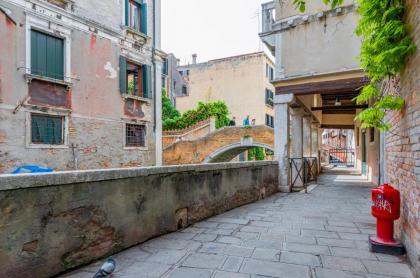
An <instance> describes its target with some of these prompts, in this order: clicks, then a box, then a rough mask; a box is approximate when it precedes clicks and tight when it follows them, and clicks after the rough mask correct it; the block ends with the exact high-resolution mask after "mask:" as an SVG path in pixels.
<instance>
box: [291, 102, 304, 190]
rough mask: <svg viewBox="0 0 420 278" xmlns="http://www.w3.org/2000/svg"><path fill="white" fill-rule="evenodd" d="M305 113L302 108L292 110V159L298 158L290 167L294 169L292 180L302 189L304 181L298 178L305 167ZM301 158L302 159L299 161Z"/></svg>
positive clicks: (295, 185)
mask: <svg viewBox="0 0 420 278" xmlns="http://www.w3.org/2000/svg"><path fill="white" fill-rule="evenodd" d="M303 115H304V111H303V109H302V108H291V109H290V129H291V130H290V133H291V136H290V158H297V159H294V160H293V163H292V165H291V166H290V167H292V170H291V171H290V172H291V177H290V178H291V180H292V182H293V186H294V187H302V186H303V181H302V178H299V177H298V174H299V172H298V171H299V170H300V169H302V166H303V159H302V157H303V145H302V139H303V129H302V121H303ZM299 158H300V159H299ZM300 175H301V177H302V176H303V172H301V174H300Z"/></svg>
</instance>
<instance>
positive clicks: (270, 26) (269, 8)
mask: <svg viewBox="0 0 420 278" xmlns="http://www.w3.org/2000/svg"><path fill="white" fill-rule="evenodd" d="M261 8H262V30H261V33H260V38H261V40H262V41H263V42H264V44H265V45H266V46H267V47H268V48H269V49H270V51H271V53H272V54H273V55H274V51H275V36H274V34H273V33H272V31H273V30H274V24H275V23H276V5H275V2H274V1H271V2H267V3H264V4H262V5H261Z"/></svg>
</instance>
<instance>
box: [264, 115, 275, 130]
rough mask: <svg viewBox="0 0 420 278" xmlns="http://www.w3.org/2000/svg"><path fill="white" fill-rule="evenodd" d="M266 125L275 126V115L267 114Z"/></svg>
mask: <svg viewBox="0 0 420 278" xmlns="http://www.w3.org/2000/svg"><path fill="white" fill-rule="evenodd" d="M265 125H266V126H269V127H274V117H273V116H271V115H268V114H265Z"/></svg>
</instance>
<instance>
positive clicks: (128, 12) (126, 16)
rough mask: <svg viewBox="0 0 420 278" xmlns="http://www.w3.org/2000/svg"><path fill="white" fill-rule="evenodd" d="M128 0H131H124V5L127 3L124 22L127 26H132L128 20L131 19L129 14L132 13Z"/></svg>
mask: <svg viewBox="0 0 420 278" xmlns="http://www.w3.org/2000/svg"><path fill="white" fill-rule="evenodd" d="M128 1H129V0H124V5H125V14H124V22H125V26H130V23H129V22H128V20H129V17H128V16H129V15H130V11H129V5H128Z"/></svg>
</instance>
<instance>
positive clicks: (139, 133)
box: [125, 124, 146, 147]
mask: <svg viewBox="0 0 420 278" xmlns="http://www.w3.org/2000/svg"><path fill="white" fill-rule="evenodd" d="M125 146H126V147H146V126H145V125H137V124H126V126H125Z"/></svg>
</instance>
